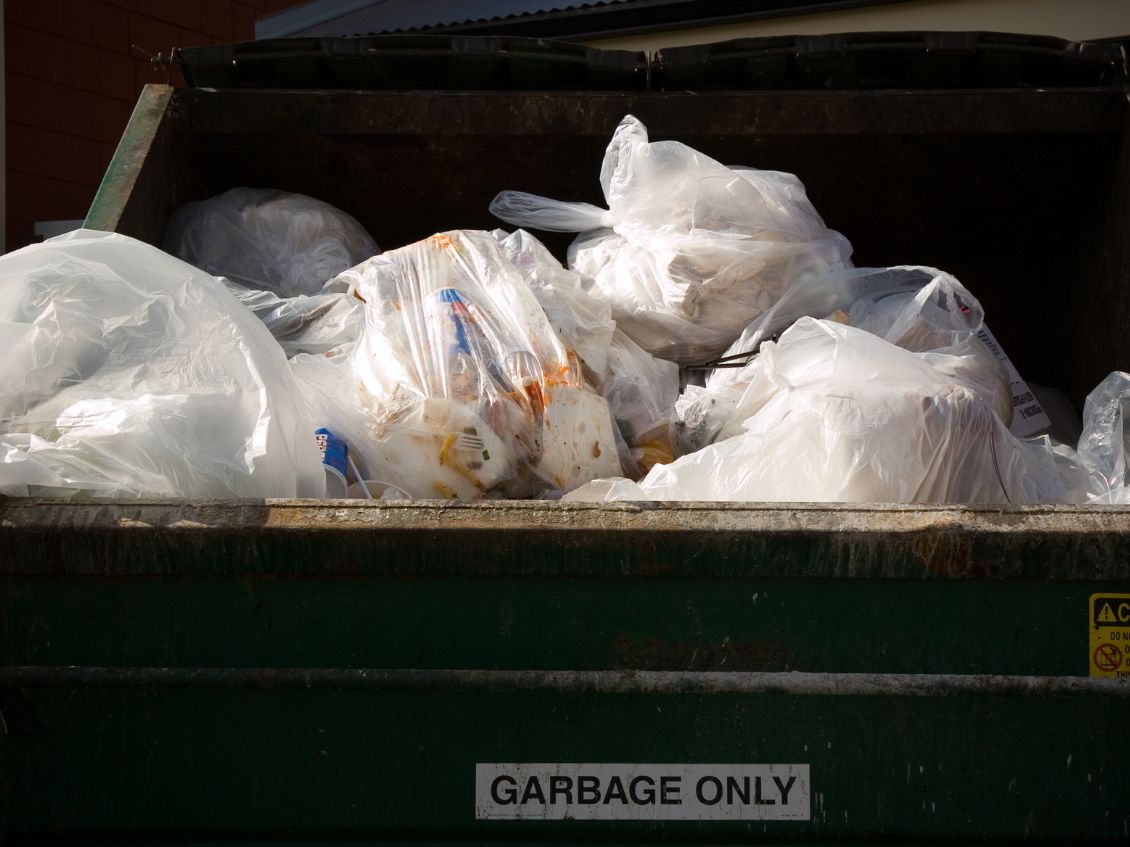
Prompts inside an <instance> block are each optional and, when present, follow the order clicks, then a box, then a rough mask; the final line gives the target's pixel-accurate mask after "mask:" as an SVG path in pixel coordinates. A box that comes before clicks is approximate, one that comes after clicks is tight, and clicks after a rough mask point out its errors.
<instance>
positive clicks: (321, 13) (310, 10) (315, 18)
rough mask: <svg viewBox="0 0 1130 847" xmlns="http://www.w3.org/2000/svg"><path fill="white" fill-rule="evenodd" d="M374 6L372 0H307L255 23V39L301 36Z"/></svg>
mask: <svg viewBox="0 0 1130 847" xmlns="http://www.w3.org/2000/svg"><path fill="white" fill-rule="evenodd" d="M372 5H374V2H373V0H307V2H306V3H300V4H299V5H297V6H292V7H291V8H289V9H284V10H283V11H281V12H275V13H274V14H272V15H266V16H264V17H262V18H259V19H258V20H256V21H255V38H256V39H265V38H286V37H288V36H291V35H298V34H301V33H302V32H303V31H304V30H306V29H308V28H309V27H312V26H318V25H319V24H324V23H328V22H330V21H332V20H333V19H334V18H340V17H342V16H343V15H348V14H350V13H352V12H357V11H360V10H361V9H364V8H365V7H366V6H372Z"/></svg>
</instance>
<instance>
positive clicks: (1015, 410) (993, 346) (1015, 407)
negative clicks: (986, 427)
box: [977, 324, 1052, 438]
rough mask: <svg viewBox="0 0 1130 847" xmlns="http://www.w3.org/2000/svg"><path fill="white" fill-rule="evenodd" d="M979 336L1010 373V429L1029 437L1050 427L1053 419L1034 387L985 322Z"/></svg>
mask: <svg viewBox="0 0 1130 847" xmlns="http://www.w3.org/2000/svg"><path fill="white" fill-rule="evenodd" d="M977 337H978V338H980V339H981V341H982V342H984V344H985V346H986V347H988V348H989V350H990V352H992V354H993V355H994V356H996V357H997V361H998V362H1000V363H1001V364H1003V365H1004V369H1005V371H1006V372H1007V373H1008V390H1009V392H1010V393H1011V394H1012V423H1011V424H1010V425H1009V427H1008V431H1009V432H1011V433H1012V434H1013V435H1015V436H1016V437H1018V438H1027V437H1028V436H1030V435H1035V434H1036V433H1039V432H1043V431H1044V430H1046V429H1048V428H1049V427H1050V426H1051V425H1052V422H1051V420H1050V419H1049V418H1048V416H1047V413H1046V412H1044V409H1043V407H1042V406H1041V405H1040V401H1039V400H1037V399H1036V395H1035V394H1033V393H1032V389H1030V388H1029V387H1028V383H1026V382H1025V381H1024V379H1023V377H1021V376H1020V372H1019V371H1018V370H1016V365H1014V364H1013V363H1012V360H1011V359H1010V358H1008V355H1007V354H1006V353H1005V352H1004V350H1002V349H1001V345H1000V342H998V341H997V339H996V337H994V335H993V334H992V333H991V332H990V331H989V328H988V327H987V326H985V325H984V324H982V325H981V330H980V331H979V332H978V333H977Z"/></svg>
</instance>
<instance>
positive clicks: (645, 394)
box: [495, 229, 679, 477]
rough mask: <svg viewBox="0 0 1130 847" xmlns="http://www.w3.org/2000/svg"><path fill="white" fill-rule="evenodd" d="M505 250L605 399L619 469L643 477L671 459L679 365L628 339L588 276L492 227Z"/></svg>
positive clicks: (524, 237)
mask: <svg viewBox="0 0 1130 847" xmlns="http://www.w3.org/2000/svg"><path fill="white" fill-rule="evenodd" d="M495 237H496V238H499V240H500V243H501V244H502V248H503V250H504V251H505V252H506V255H507V257H508V258H509V259H510V261H511V262H512V263H513V264H514V266H515V267H516V268H517V269H518V271H519V272H520V273H521V274H522V275H523V277H524V278H525V279H526V281H527V282H528V283H529V284H530V287H531V290H532V291H533V292H534V296H535V297H536V298H537V300H538V303H539V304H540V305H541V307H542V309H543V310H544V311H545V313H546V316H547V317H548V318H549V323H550V325H551V326H553V328H554V329H555V330H556V331H557V334H558V336H559V337H560V339H561V342H562V343H563V344H564V345H565V347H566V349H567V350H570V351H573V352H576V354H577V355H578V357H579V358H580V359H581V362H582V365H583V366H584V375H585V378H586V380H587V381H588V382H589V383H590V384H591V385H593V386H594V387H595V388H597V389H598V390H599V391H600V393H601V396H603V397H604V399H605V400H607V401H608V406H609V409H611V411H612V417H613V418H614V419H615V421H616V425H617V429H618V431H619V435H620V437H621V440H622V442H623V443H622V445H621V460H622V464H623V466H624V472H625V473H626V474H627V475H629V476H632V477H638V476H642V475H643V474H644V473H646V472H647V471H648V470H650V468H651V466H652V465H654V464H656V463H661V462H670V461H671V460H672V459H674V458H675V453H674V450H675V438H674V421H675V400H676V398H677V397H678V395H679V367H678V365H676V364H675V363H674V362H669V361H666V360H664V359H657V358H655V357H654V356H652V355H651V354H650V353H648V352H647V351H646V350H644V349H643V348H642V347H640V346H639V345H638V344H636V343H635V342H634V341H632V339H631V338H629V337H628V336H627V335H626V334H625V333H624V332H623V331H622V330H621V329H619V328H618V327H617V326H616V322H615V321H613V320H612V318H611V309H610V307H609V306H608V303H607V302H606V301H604V300H601V299H598V298H596V297H594V296H593V295H592V294H590V293H589V288H591V284H592V281H591V280H586V279H585V278H583V277H581V276H580V275H579V274H577V273H574V272H573V271H568V270H566V269H564V268H563V267H561V264H560V263H559V262H558V261H557V260H556V259H555V258H554V257H553V254H551V253H550V252H549V251H548V250H547V249H546V248H545V247H544V245H542V244H541V242H539V241H538V240H537V239H536V238H534V237H533V236H532V235H530V234H529V233H527V232H525V231H524V230H520V229H519V230H515V231H514V232H513V233H511V234H510V235H506V234H505V233H502V232H500V231H496V232H495Z"/></svg>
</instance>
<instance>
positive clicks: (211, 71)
mask: <svg viewBox="0 0 1130 847" xmlns="http://www.w3.org/2000/svg"><path fill="white" fill-rule="evenodd" d="M177 61H178V62H179V64H180V66H181V68H182V70H183V73H184V76H185V79H186V80H187V81H188V84H189V85H190V86H192V87H195V88H221V89H232V88H254V89H375V90H381V89H385V90H391V89H395V90H480V91H483V90H486V91H517V90H549V91H552V90H557V91H563V90H571V91H617V90H622V91H640V90H649V89H650V90H676V89H681V90H704V89H705V90H762V91H774V90H792V91H806V90H807V91H826V90H835V89H849V90H850V89H857V90H863V89H888V90H889V89H935V90H937V89H986V88H994V89H1000V88H1005V89H1007V88H1065V87H1066V88H1074V87H1088V88H1089V87H1097V86H1098V87H1101V86H1109V85H1116V84H1120V83H1121V82H1123V81H1125V80H1126V79H1127V70H1126V67H1127V66H1126V60H1125V52H1124V46H1123V45H1122V44H1121V43H1119V42H1117V41H1106V42H1099V41H1086V42H1073V41H1066V40H1064V39H1061V38H1052V37H1049V36H1037V35H1021V34H1014V33H996V32H856V33H839V34H833V35H820V36H775V37H770V38H741V39H736V40H732V41H722V42H717V43H714V44H702V45H695V46H691V47H669V48H663V49H661V50H659V51H658V52H656V53H655V55H654V56H652V57H650V58H649V57H648V56H647V55H645V54H644V53H642V52H632V51H627V50H603V49H597V48H594V47H587V46H584V45H581V44H574V43H569V42H565V41H552V40H547V39H539V38H518V37H509V36H449V35H375V36H364V37H350V38H279V39H270V40H264V41H251V42H243V43H238V44H222V45H215V46H211V47H192V48H186V49H183V50H180V51H178V53H177Z"/></svg>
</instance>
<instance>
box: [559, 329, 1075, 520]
mask: <svg viewBox="0 0 1130 847" xmlns="http://www.w3.org/2000/svg"><path fill="white" fill-rule="evenodd" d="M953 358H956V357H953V356H950V355H949V354H945V353H913V352H910V351H908V350H904V349H902V348H900V347H897V346H895V345H894V344H891V343H890V342H888V341H885V340H883V339H882V338H879V337H878V336H876V335H872V334H871V333H868V332H865V331H862V330H859V329H856V328H854V327H850V326H845V325H843V324H840V323H837V322H835V321H820V320H815V319H812V318H802V319H801V320H799V321H797V322H796V323H795V324H793V326H792V327H791V328H790V329H788V330H786V331H785V332H784V334H783V335H782V336H781V338H780V340H779V341H778V342H766V343H765V344H763V345H762V348H761V355H760V357H759V358H758V360H757V362H756V365H755V373H754V374H752V379H751V381H750V383H749V386H748V388H747V391H746V395H745V397H744V398H743V407H744V410H745V414H746V418H745V421H744V428H743V430H742V431H741V432H740V433H739V434H736V435H734V436H733V437H731V438H727V439H725V440H722V441H718V442H716V443H714V444H711V445H709V446H708V447H705V448H703V449H702V450H699V451H697V452H695V453H691V454H689V455H686V456H683V457H681V458H679V459H677V460H676V461H675V462H673V463H671V464H668V465H660V466H657V467H655V468H653V469H652V470H651V472H650V473H649V474H648V475H647V476H646V477H645V478H644V479H643V481H642V482H641V483H640V484H639V485H635V484H634V483H630V482H628V481H627V480H619V481H616V480H612V481H608V480H604V481H600V482H597V483H594V484H592V485H589V486H584V487H582V488H581V489H579V490H577V491H575V492H573V494H571V495H569V499H579V500H583V499H597V500H621V499H641V500H735V501H842V502H896V503H1069V502H1077V501H1078V500H1079V499H1081V497H1082V496H1083V495H1082V492H1081V491H1079V490H1078V488H1077V483H1078V480H1077V479H1076V478H1074V477H1073V476H1072V466H1073V459H1072V457H1070V456H1069V455H1067V454H1066V453H1059V452H1057V451H1056V450H1054V449H1053V447H1052V445H1051V443H1050V442H1049V441H1048V440H1047V439H1046V438H1044V439H1035V440H1029V441H1023V440H1020V439H1017V438H1015V437H1014V436H1013V435H1011V434H1010V433H1009V431H1008V428H1007V427H1006V426H1005V424H1004V423H1003V422H1002V421H1001V419H1000V417H999V416H998V415H997V414H995V413H994V411H993V408H992V402H991V398H990V397H987V396H986V394H985V393H984V391H983V389H982V386H980V385H979V384H978V383H977V382H976V381H974V380H970V379H967V378H965V377H964V376H963V375H962V368H961V367H960V366H958V365H957V364H956V363H954V362H951V361H947V359H953Z"/></svg>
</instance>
